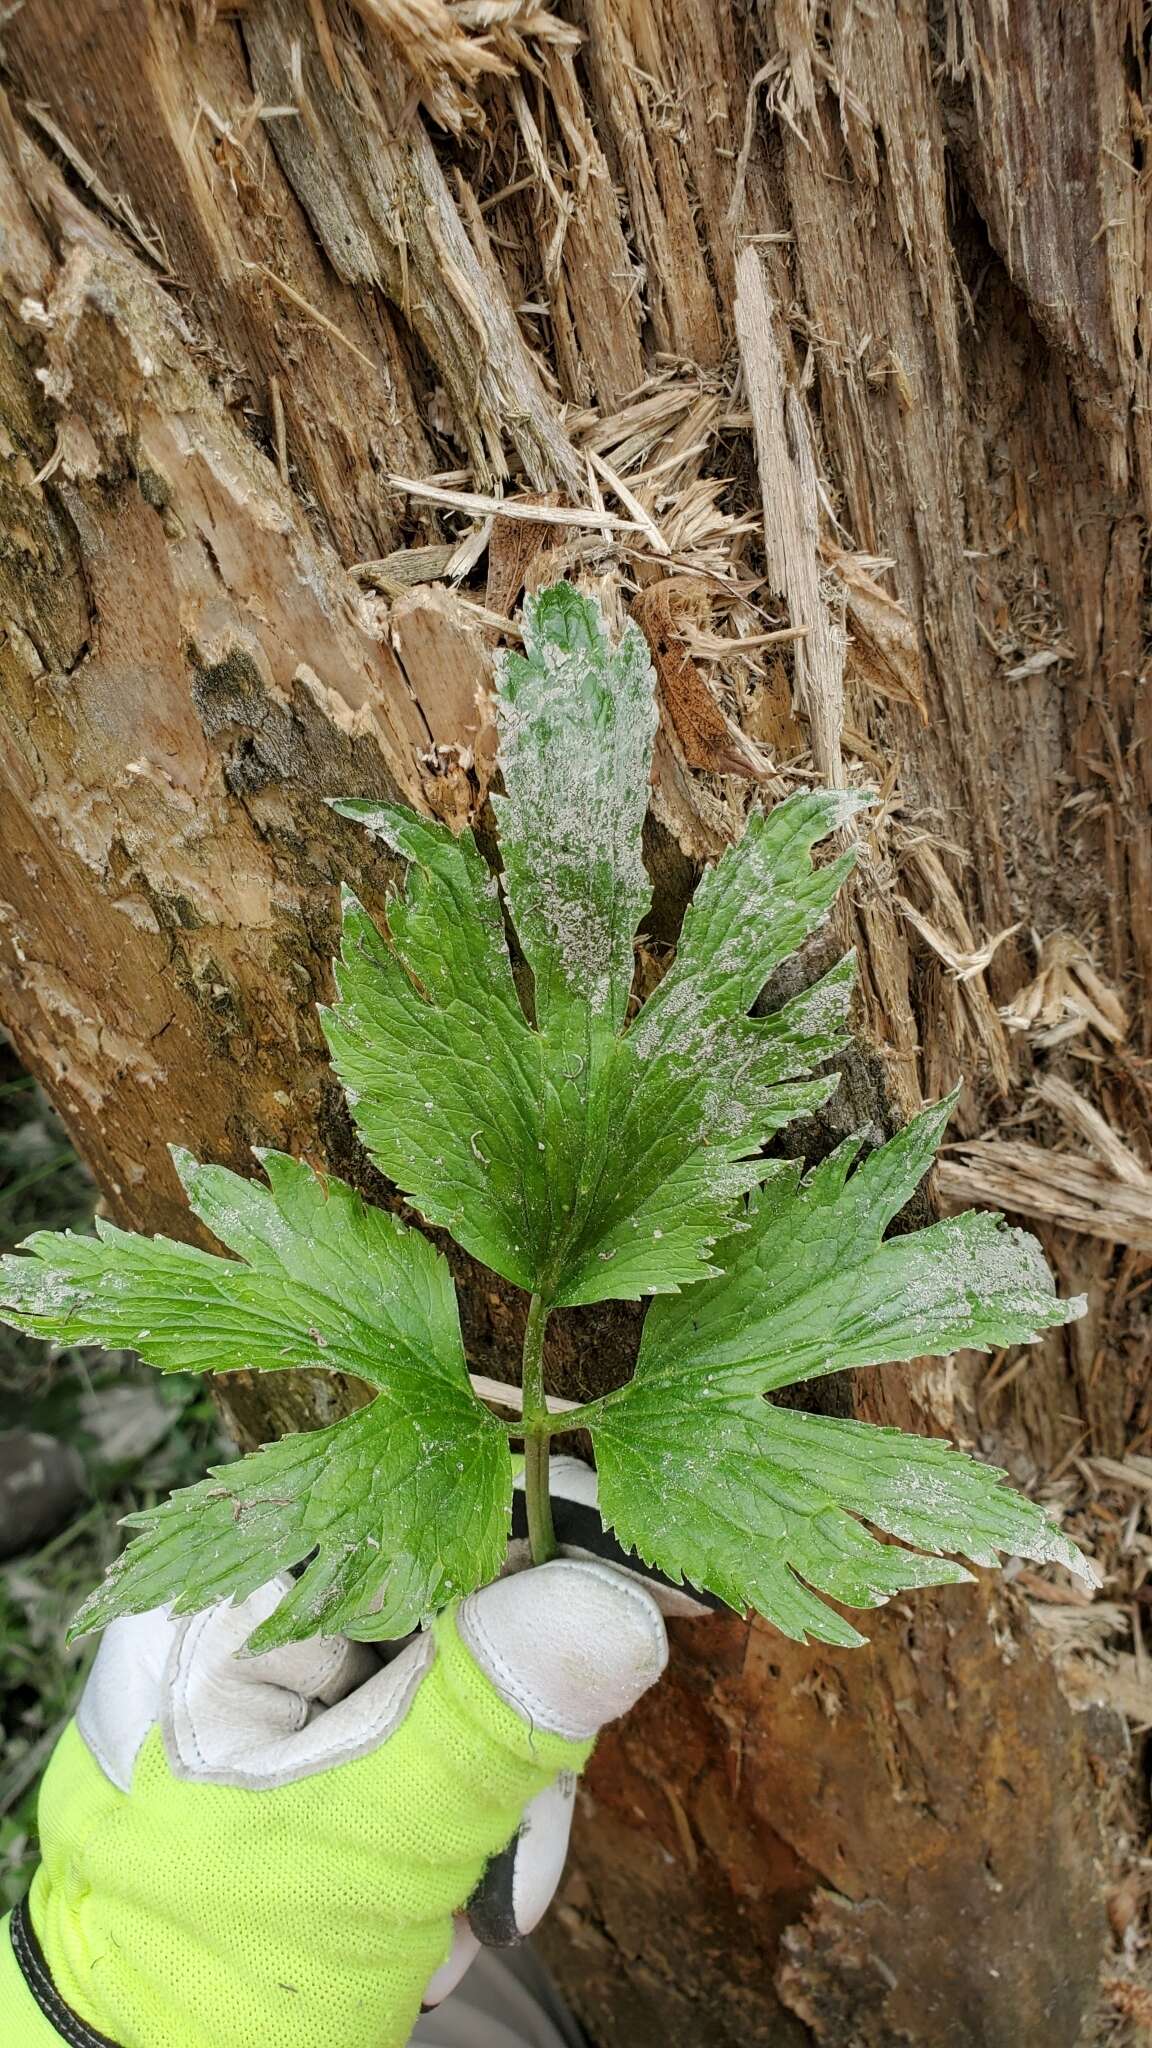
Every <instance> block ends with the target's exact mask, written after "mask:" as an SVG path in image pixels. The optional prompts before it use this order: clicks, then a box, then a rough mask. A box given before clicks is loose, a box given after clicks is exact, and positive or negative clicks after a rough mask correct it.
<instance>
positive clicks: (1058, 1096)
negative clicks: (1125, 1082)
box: [1036, 1074, 1152, 1191]
mask: <svg viewBox="0 0 1152 2048" xmlns="http://www.w3.org/2000/svg"><path fill="white" fill-rule="evenodd" d="M1036 1093H1037V1095H1038V1096H1039V1097H1040V1100H1041V1101H1042V1102H1047V1103H1048V1104H1049V1105H1050V1107H1051V1108H1053V1109H1054V1110H1056V1111H1057V1112H1058V1114H1059V1115H1060V1116H1061V1117H1062V1118H1063V1120H1064V1122H1065V1123H1066V1124H1067V1125H1068V1126H1069V1127H1070V1129H1072V1130H1074V1131H1076V1132H1078V1133H1079V1135H1080V1137H1082V1138H1084V1139H1086V1140H1087V1142H1088V1144H1089V1145H1090V1146H1091V1148H1092V1150H1093V1151H1094V1152H1095V1153H1096V1154H1097V1156H1098V1157H1099V1158H1100V1159H1101V1160H1102V1161H1103V1163H1104V1165H1105V1166H1106V1167H1108V1169H1109V1171H1110V1172H1112V1173H1114V1174H1115V1176H1116V1178H1117V1180H1122V1181H1126V1182H1127V1184H1128V1186H1129V1187H1132V1188H1143V1189H1144V1190H1145V1191H1152V1173H1149V1171H1148V1168H1147V1167H1146V1166H1145V1165H1144V1163H1143V1161H1142V1160H1140V1159H1138V1158H1137V1156H1136V1154H1135V1153H1134V1152H1133V1151H1132V1150H1131V1149H1130V1147H1129V1146H1127V1145H1126V1144H1125V1143H1124V1140H1123V1138H1122V1137H1121V1136H1120V1133H1119V1131H1115V1130H1113V1128H1112V1126H1111V1124H1110V1123H1109V1122H1108V1120H1107V1118H1106V1117H1104V1116H1102V1115H1101V1114H1100V1111H1099V1110H1098V1109H1097V1108H1096V1106H1095V1104H1094V1103H1091V1102H1089V1101H1088V1099H1087V1097H1086V1096H1084V1095H1081V1094H1080V1092H1079V1090H1078V1089H1076V1088H1073V1086H1072V1084H1071V1082H1070V1081H1065V1080H1064V1079H1063V1078H1062V1077H1061V1076H1060V1075H1059V1074H1042V1075H1041V1076H1040V1079H1039V1080H1038V1081H1037V1083H1036Z"/></svg>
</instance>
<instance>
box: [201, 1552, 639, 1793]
mask: <svg viewBox="0 0 1152 2048" xmlns="http://www.w3.org/2000/svg"><path fill="white" fill-rule="evenodd" d="M276 1597H277V1587H276V1586H275V1585H272V1586H269V1587H264V1588H262V1589H261V1591H260V1593H259V1594H254V1595H253V1596H252V1598H251V1600H249V1601H244V1602H243V1603H241V1605H240V1606H238V1607H235V1608H227V1607H226V1608H215V1609H212V1610H210V1611H209V1612H208V1613H207V1614H204V1615H197V1616H195V1617H194V1618H193V1620H192V1621H191V1622H188V1623H185V1624H184V1625H183V1632H182V1634H181V1636H180V1638H179V1640H178V1642H177V1645H176V1648H175V1651H174V1653H173V1655H172V1657H171V1659H170V1663H169V1673H168V1686H167V1692H166V1697H165V1699H164V1702H163V1711H162V1727H163V1730H164V1738H165V1744H166V1747H167V1750H168V1755H169V1761H170V1763H171V1765H172V1768H173V1770H174V1771H175V1772H176V1774H177V1775H178V1776H182V1777H189V1778H196V1779H208V1780H211V1781H212V1782H213V1783H216V1784H226V1785H243V1786H248V1787H259V1786H269V1785H277V1784H285V1783H288V1782H290V1781H292V1780H295V1779H297V1778H302V1777H308V1776H311V1775H312V1774H313V1773H314V1772H316V1771H323V1770H328V1769H331V1768H332V1767H333V1766H334V1765H336V1764H340V1763H347V1762H350V1761H352V1760H353V1759H354V1758H356V1757H362V1756H367V1755H368V1754H369V1753H370V1752H371V1751H372V1750H373V1749H376V1748H378V1747H379V1746H380V1744H382V1743H384V1742H386V1741H387V1739H388V1737H389V1736H390V1735H391V1734H393V1733H394V1732H395V1730H396V1729H397V1728H398V1727H399V1726H400V1724H401V1722H402V1721H403V1719H404V1717H405V1715H406V1714H407V1712H408V1709H409V1707H410V1706H411V1704H412V1701H413V1699H414V1697H415V1694H416V1690H417V1688H418V1686H419V1684H420V1681H421V1679H422V1678H423V1677H424V1675H425V1673H426V1672H427V1670H428V1669H429V1667H430V1665H431V1662H432V1659H433V1656H434V1643H433V1638H432V1636H431V1635H423V1636H419V1637H417V1638H416V1640H415V1641H414V1642H412V1643H410V1644H409V1646H408V1647H407V1649H405V1650H402V1651H401V1652H400V1654H399V1656H397V1657H395V1658H393V1659H392V1661H391V1663H389V1664H387V1665H385V1666H384V1667H383V1668H379V1667H377V1668H375V1669H373V1671H372V1672H371V1674H370V1675H369V1676H368V1677H367V1678H365V1679H364V1680H363V1682H362V1683H360V1684H359V1685H356V1686H355V1687H354V1688H352V1689H351V1690H346V1691H345V1692H344V1694H343V1697H341V1698H339V1699H337V1700H336V1701H335V1703H334V1704H331V1705H328V1706H325V1705H324V1704H323V1691H322V1690H321V1692H320V1693H314V1694H313V1697H312V1698H309V1697H307V1696H306V1695H305V1693H303V1692H301V1691H290V1690H288V1689H287V1688H286V1687H283V1686H281V1685H278V1684H273V1683H268V1682H266V1681H262V1680H261V1677H260V1672H259V1667H260V1665H261V1663H262V1662H263V1659H261V1658H255V1657H254V1658H245V1657H238V1656H237V1655H236V1651H237V1650H238V1649H239V1648H240V1646H241V1645H242V1644H243V1642H244V1641H245V1639H246V1637H247V1636H248V1635H249V1634H250V1633H251V1630H252V1628H253V1627H254V1626H255V1624H256V1623H257V1622H258V1621H260V1620H262V1619H263V1618H264V1616H265V1615H266V1614H267V1613H269V1612H271V1609H272V1607H273V1605H274V1604H275V1599H276ZM457 1628H458V1632H459V1635H460V1638H461V1640H462V1642H463V1643H464V1644H465V1646H466V1647H467V1649H468V1650H469V1651H470V1653H471V1655H472V1657H473V1658H474V1660H475V1661H476V1663H478V1664H479V1666H480V1668H481V1670H482V1671H483V1672H484V1673H485V1674H486V1676H487V1677H488V1678H489V1679H490V1680H491V1682H492V1683H493V1685H494V1686H495V1688H496V1690H497V1692H498V1693H499V1694H500V1695H501V1697H502V1698H503V1699H504V1700H505V1702H506V1703H507V1704H508V1705H509V1706H511V1707H513V1708H514V1709H515V1711H516V1713H517V1714H518V1715H519V1716H520V1717H521V1719H523V1720H524V1721H525V1722H527V1723H528V1725H529V1727H531V1728H538V1729H543V1730H546V1731H547V1732H548V1733H550V1734H552V1735H560V1736H563V1737H565V1738H567V1739H568V1740H570V1741H577V1742H579V1741H583V1740H586V1739H587V1738H588V1737H589V1736H591V1735H594V1734H595V1733H596V1732H597V1730H598V1729H599V1728H601V1727H602V1726H603V1724H604V1723H605V1722H606V1721H610V1720H613V1719H614V1718H615V1717H616V1716H617V1715H618V1714H622V1713H626V1712H627V1710H628V1708H629V1707H630V1706H631V1705H632V1704H633V1702H634V1701H635V1700H636V1699H638V1698H639V1696H640V1694H641V1693H642V1692H644V1691H645V1690H646V1688H647V1687H648V1686H649V1685H651V1684H652V1683H653V1681H654V1680H655V1679H656V1678H658V1677H659V1675H660V1672H661V1671H662V1670H663V1668H664V1664H665V1661H666V1658H667V1641H666V1637H665V1633H664V1623H663V1621H662V1619H661V1617H660V1613H659V1610H658V1609H657V1607H656V1605H655V1603H654V1601H653V1600H652V1599H651V1598H650V1597H649V1595H648V1594H647V1593H646V1592H645V1591H644V1590H643V1588H642V1587H640V1586H639V1585H637V1584H634V1583H632V1582H630V1581H628V1580H625V1579H624V1578H622V1577H621V1576H620V1574H619V1573H617V1572H614V1571H612V1570H610V1569H609V1568H608V1567H607V1566H605V1565H601V1564H596V1563H587V1564H585V1563H575V1562H568V1561H566V1560H558V1561H557V1562H556V1563H555V1564H549V1565H543V1566H541V1567H540V1568H539V1569H538V1570H536V1571H531V1572H523V1573H518V1574H517V1575H516V1576H515V1577H514V1578H510V1579H502V1580H499V1581H497V1583H496V1584H495V1585H492V1586H485V1587H484V1588H483V1590H482V1591H481V1592H479V1593H473V1594H471V1595H470V1597H469V1598H468V1599H467V1600H465V1601H464V1602H463V1603H462V1604H461V1606H460V1608H459V1610H458V1615H457ZM295 1647H296V1648H298V1649H299V1650H300V1651H301V1652H307V1653H308V1655H309V1656H310V1657H311V1658H312V1659H313V1662H312V1664H311V1666H310V1670H309V1675H308V1683H309V1684H310V1685H311V1686H313V1687H315V1686H316V1685H317V1684H318V1681H319V1678H320V1674H321V1671H322V1669H323V1661H322V1660H323V1659H324V1658H325V1657H328V1656H333V1657H335V1656H336V1655H337V1654H338V1652H340V1653H341V1654H342V1652H343V1651H350V1652H355V1651H361V1652H363V1651H365V1650H366V1646H365V1645H360V1644H344V1645H340V1644H338V1643H335V1642H334V1641H333V1639H332V1638H328V1639H324V1638H317V1639H316V1641H315V1642H314V1643H309V1644H304V1645H297V1646H295ZM267 1654H269V1655H271V1656H273V1657H276V1658H280V1659H283V1658H284V1655H285V1653H283V1652H272V1653H267ZM367 1654H368V1655H369V1656H371V1652H370V1651H368V1652H367ZM373 1661H374V1660H373ZM280 1668H281V1669H282V1670H283V1669H284V1668H286V1666H285V1665H284V1663H283V1662H282V1663H281V1666H280ZM338 1669H339V1670H342V1671H344V1672H346V1671H347V1669H348V1665H347V1663H346V1662H345V1663H343V1664H342V1665H340V1666H339V1667H338ZM253 1673H255V1677H253V1676H252V1674H253Z"/></svg>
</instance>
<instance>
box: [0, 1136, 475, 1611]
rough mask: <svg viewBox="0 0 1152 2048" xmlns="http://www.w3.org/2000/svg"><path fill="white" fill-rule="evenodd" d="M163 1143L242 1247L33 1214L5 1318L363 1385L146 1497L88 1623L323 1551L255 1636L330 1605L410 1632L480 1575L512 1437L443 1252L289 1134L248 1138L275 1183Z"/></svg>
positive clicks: (214, 1368)
mask: <svg viewBox="0 0 1152 2048" xmlns="http://www.w3.org/2000/svg"><path fill="white" fill-rule="evenodd" d="M176 1157H177V1165H178V1167H179V1169H180V1172H181V1175H182V1178H183V1180H184V1184H185V1187H186V1189H187V1192H188V1196H189V1200H190V1202H191V1204H192V1207H193V1208H194V1209H195V1211H196V1213H197V1214H198V1215H200V1216H201V1217H202V1218H203V1220H204V1221H205V1222H206V1223H207V1224H208V1225H209V1227H210V1228H211V1229H212V1230H213V1231H214V1232H215V1234H216V1235H217V1236H218V1237H220V1238H221V1239H222V1240H224V1241H225V1242H227V1243H230V1244H231V1245H232V1246H233V1247H234V1248H235V1250H236V1251H237V1252H238V1253H239V1254H240V1258H239V1259H237V1260H232V1259H224V1258H218V1257H216V1256H214V1255H213V1254H211V1253H208V1252H203V1251H199V1250H197V1249H196V1248H195V1247H194V1246H191V1245H184V1244H176V1243H173V1242H172V1241H171V1240H169V1239H166V1238H155V1239H149V1238H143V1237H136V1236H132V1235H131V1234H129V1233H127V1232H125V1231H121V1230H117V1229H115V1228H114V1227H113V1226H111V1225H110V1224H107V1223H101V1224H99V1225H98V1231H99V1235H98V1236H97V1237H95V1238H88V1237H75V1236H73V1235H72V1234H71V1233H64V1234H57V1233H54V1232H48V1231H41V1232H38V1233H37V1234H36V1235H35V1236H34V1237H32V1238H31V1239H29V1242H28V1246H27V1252H28V1254H30V1256H24V1257H9V1258H6V1259H5V1260H3V1262H2V1263H0V1304H2V1305H3V1314H4V1317H5V1320H7V1321H9V1322H11V1323H14V1324H15V1325H16V1327H17V1328H20V1329H24V1330H28V1331H31V1332H32V1333H33V1334H34V1335H37V1336H41V1337H51V1338H55V1339H56V1340H57V1341H58V1342H67V1343H69V1344H100V1345H104V1346H105V1347H111V1348H119V1347H121V1346H129V1347H131V1348H132V1349H133V1350H135V1351H138V1352H139V1354H140V1356H141V1357H142V1358H144V1359H145V1360H146V1361H147V1362H148V1363H149V1364H151V1365H154V1366H157V1367H159V1368H160V1369H161V1370H162V1371H195V1372H232V1371H235V1370H237V1369H239V1368H243V1369H246V1370H249V1371H257V1372H260V1371H275V1370H281V1369H284V1368H288V1367H299V1366H309V1367H313V1368H317V1367H318V1368H320V1369H321V1370H323V1371H327V1372H343V1373H348V1374H353V1375H355V1376H356V1377H358V1378H360V1379H362V1380H366V1381H367V1382H368V1383H369V1385H371V1386H372V1387H373V1388H374V1389H375V1390H376V1395H375V1399H374V1400H373V1401H372V1402H371V1403H370V1405H369V1406H368V1407H367V1408H365V1409H362V1410H361V1411H359V1412H358V1413H357V1414H356V1415H354V1416H352V1417H351V1418H350V1419H349V1420H348V1421H347V1422H341V1423H337V1424H336V1425H335V1426H334V1427H333V1428H332V1429H330V1430H324V1431H319V1432H317V1433H315V1434H313V1435H304V1436H300V1437H289V1438H286V1439H284V1440H283V1441H282V1442H281V1443H279V1444H276V1445H273V1446H272V1447H271V1448H270V1449H268V1450H266V1451H262V1452H259V1453H257V1454H256V1456H255V1457H252V1458H246V1459H243V1460H242V1461H241V1462H240V1463H239V1464H237V1465H232V1466H229V1467H227V1468H225V1470H223V1471H222V1472H221V1473H220V1474H219V1475H217V1478H216V1480H215V1481H205V1482H204V1484H203V1485H202V1486H199V1487H196V1488H193V1489H191V1492H190V1493H187V1494H182V1495H177V1496H174V1499H173V1501H171V1502H169V1503H168V1504H167V1505H166V1506H164V1507H163V1508H160V1509H158V1510H156V1511H155V1513H154V1514H150V1515H148V1516H146V1517H144V1518H143V1521H142V1522H141V1523H140V1526H142V1527H143V1528H144V1529H145V1530H146V1531H147V1533H146V1534H144V1535H142V1536H139V1537H137V1538H136V1539H135V1541H134V1542H133V1543H132V1544H131V1545H130V1546H129V1549H128V1551H127V1552H126V1553H125V1556H124V1558H122V1559H121V1560H120V1563H119V1565H118V1566H116V1567H115V1568H114V1576H113V1578H112V1580H111V1581H110V1582H108V1584H107V1585H106V1587H105V1588H103V1589H101V1590H100V1591H99V1592H97V1594H95V1595H94V1596H93V1599H92V1601H91V1602H90V1603H89V1605H88V1606H87V1608H86V1609H85V1610H84V1611H83V1614H82V1617H81V1625H83V1626H96V1625H101V1624H102V1623H103V1622H105V1621H107V1620H109V1619H110V1618H111V1616H112V1615H113V1614H114V1613H130V1612H136V1611H138V1610H139V1609H141V1608H143V1607H147V1606H149V1605H151V1604H153V1603H154V1601H155V1600H157V1599H159V1598H168V1597H171V1596H172V1594H173V1593H177V1594H178V1604H179V1605H180V1607H181V1611H192V1610H193V1609H194V1608H195V1607H197V1606H200V1605H203V1604H204V1603H205V1601H206V1600H208V1599H211V1598H215V1597H219V1596H220V1595H221V1594H222V1593H224V1592H231V1593H236V1592H237V1591H238V1588H239V1587H240V1585H243V1586H244V1587H245V1590H251V1588H252V1587H253V1586H255V1585H258V1584H260V1583H262V1582H263V1580H264V1579H266V1578H267V1577H268V1576H269V1575H270V1573H271V1572H272V1571H274V1570H276V1569H278V1568H281V1567H284V1566H287V1565H289V1564H292V1565H296V1564H300V1563H301V1562H302V1561H304V1560H305V1559H307V1558H309V1557H310V1556H311V1555H312V1553H313V1552H315V1558H314V1561H313V1562H312V1563H311V1564H309V1566H308V1568H307V1570H306V1571H305V1572H304V1574H303V1577H302V1578H301V1580H300V1582H299V1584H298V1585H297V1587H296V1589H295V1590H294V1592H293V1593H292V1594H291V1595H290V1596H289V1598H288V1600H287V1601H286V1602H285V1603H284V1604H283V1605H282V1606H281V1607H280V1608H279V1609H278V1611H277V1613H276V1615H274V1616H273V1617H272V1620H271V1621H270V1622H269V1623H268V1624H266V1627H265V1630H264V1631H263V1638H262V1639H263V1640H264V1641H265V1642H270V1641H272V1640H277V1641H287V1640H289V1639H291V1638H292V1637H294V1636H296V1635H306V1634H308V1633H310V1632H311V1631H312V1630H313V1629H314V1628H315V1627H316V1626H317V1625H318V1624H319V1622H320V1621H321V1620H324V1622H325V1624H326V1625H330V1626H337V1625H339V1626H340V1627H343V1628H349V1627H352V1626H354V1625H356V1624H358V1623H362V1624H363V1625H364V1628H365V1631H366V1632H368V1633H371V1634H374V1635H379V1636H381V1637H383V1636H387V1635H391V1634H404V1633H406V1632H407V1631H408V1630H409V1629H411V1628H413V1627H415V1626H416V1625H417V1623H418V1621H419V1620H420V1618H421V1616H423V1615H426V1614H429V1613H431V1612H433V1611H435V1609H436V1608H437V1607H439V1606H442V1605H443V1604H444V1602H445V1600H446V1599H447V1598H449V1597H450V1596H451V1593H452V1592H454V1591H460V1590H467V1588H468V1587H469V1586H474V1585H479V1584H480V1583H482V1582H483V1580H484V1579H485V1578H488V1577H491V1576H492V1575H493V1573H494V1572H495V1571H496V1570H497V1569H498V1567H499V1564H500V1561H501V1558H502V1556H503V1547H504V1542H505V1538H506V1532H507V1527H508V1516H509V1511H510V1498H511V1464H510V1459H509V1456H508V1449H507V1442H506V1439H505V1436H504V1432H503V1431H502V1430H501V1429H500V1427H499V1425H498V1424H497V1423H496V1422H495V1421H494V1420H493V1418H492V1417H491V1416H490V1415H489V1414H488V1412H487V1410H486V1409H484V1408H483V1407H481V1405H480V1404H479V1402H477V1400H476V1399H475V1397H474V1395H473V1393H472V1390H471V1385H470V1383H469V1379H468V1372H467V1366H466V1363H465V1359H464V1351H463V1346H462V1343H461V1338H460V1325H459V1317H458V1313H457V1308H456V1299H455V1293H454V1290H453V1287H452V1280H451V1276H450V1274H449V1271H448V1268H447V1265H446V1263H445V1261H444V1259H443V1258H442V1257H441V1256H440V1254H439V1253H438V1252H437V1251H435V1249H434V1248H433V1246H432V1245H431V1244H430V1243H429V1242H428V1240H427V1239H426V1238H424V1237H422V1236H421V1235H420V1233H419V1232H418V1231H413V1230H408V1229H406V1228H405V1227H404V1226H403V1224H401V1223H400V1222H399V1221H398V1220H397V1219H396V1218H395V1217H394V1216H391V1215H389V1214H387V1213H386V1212H385V1211H383V1210H380V1209H372V1208H369V1207H368V1206H367V1205H366V1204H365V1203H364V1202H363V1201H361V1199H360V1197H359V1196H358V1195H357V1194H356V1193H355V1192H354V1190H353V1189H352V1188H350V1187H348V1186H346V1185H345V1184H344V1183H343V1182H342V1181H339V1180H336V1179H327V1180H322V1179H321V1178H320V1177H319V1176H318V1175H316V1174H314V1173H313V1172H312V1170H311V1169H310V1168H309V1167H307V1166H305V1165H303V1164H301V1163H300V1162H299V1161H297V1160H293V1159H289V1158H287V1157H286V1156H285V1155H284V1154H282V1153H276V1152H267V1153H263V1154H261V1155H260V1157H261V1160H262V1164H263V1166H264V1169H265V1172H266V1174H267V1176H268V1182H269V1185H268V1186H263V1185H262V1184H261V1183H259V1182H257V1181H249V1180H244V1179H242V1178H241V1177H240V1176H239V1175H237V1174H234V1173H230V1172H228V1171H227V1170H226V1169H224V1168H222V1167H213V1166H198V1165H197V1164H196V1162H195V1161H194V1160H192V1159H191V1158H189V1157H188V1155H187V1154H183V1153H181V1154H177V1155H176ZM253 1574H256V1576H253Z"/></svg>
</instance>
